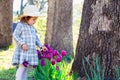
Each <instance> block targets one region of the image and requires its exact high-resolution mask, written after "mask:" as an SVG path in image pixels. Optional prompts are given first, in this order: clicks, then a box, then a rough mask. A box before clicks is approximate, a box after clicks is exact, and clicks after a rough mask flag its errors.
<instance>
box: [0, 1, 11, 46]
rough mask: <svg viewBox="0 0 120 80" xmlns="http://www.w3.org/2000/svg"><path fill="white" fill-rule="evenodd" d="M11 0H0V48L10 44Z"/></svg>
mask: <svg viewBox="0 0 120 80" xmlns="http://www.w3.org/2000/svg"><path fill="white" fill-rule="evenodd" d="M12 13H13V0H0V47H4V46H8V45H10V44H11V43H12V32H11V31H12V17H13V16H12Z"/></svg>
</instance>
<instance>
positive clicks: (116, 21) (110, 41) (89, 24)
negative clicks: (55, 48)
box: [72, 0, 120, 80]
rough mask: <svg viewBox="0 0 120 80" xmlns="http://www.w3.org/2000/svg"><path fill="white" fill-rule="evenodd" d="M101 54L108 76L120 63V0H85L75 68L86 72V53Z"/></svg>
mask: <svg viewBox="0 0 120 80" xmlns="http://www.w3.org/2000/svg"><path fill="white" fill-rule="evenodd" d="M93 54H99V58H100V63H101V65H104V64H105V66H106V68H105V77H109V78H111V80H112V78H114V77H115V67H116V66H120V0H85V1H84V6H83V13H82V21H81V25H80V34H79V39H78V43H77V48H76V55H75V60H74V62H73V66H72V71H74V72H77V73H79V74H80V75H81V76H83V75H84V69H83V66H82V59H83V56H89V55H93Z"/></svg>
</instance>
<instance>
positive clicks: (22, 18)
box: [20, 16, 31, 23]
mask: <svg viewBox="0 0 120 80" xmlns="http://www.w3.org/2000/svg"><path fill="white" fill-rule="evenodd" d="M30 18H31V16H24V17H21V19H20V22H24V23H27V22H28V20H29V19H30Z"/></svg>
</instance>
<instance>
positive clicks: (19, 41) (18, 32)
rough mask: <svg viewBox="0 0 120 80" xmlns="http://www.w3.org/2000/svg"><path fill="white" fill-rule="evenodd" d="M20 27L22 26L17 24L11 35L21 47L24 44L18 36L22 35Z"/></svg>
mask: <svg viewBox="0 0 120 80" xmlns="http://www.w3.org/2000/svg"><path fill="white" fill-rule="evenodd" d="M22 26H23V25H22V24H20V23H18V24H17V26H16V29H15V31H14V33H13V38H14V40H15V41H16V42H17V44H18V45H19V46H22V45H23V44H25V42H24V41H23V40H22V38H21V37H20V35H21V33H22Z"/></svg>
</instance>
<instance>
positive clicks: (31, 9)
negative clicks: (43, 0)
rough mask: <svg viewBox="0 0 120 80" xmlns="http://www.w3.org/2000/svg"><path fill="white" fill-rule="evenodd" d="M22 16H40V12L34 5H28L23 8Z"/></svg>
mask: <svg viewBox="0 0 120 80" xmlns="http://www.w3.org/2000/svg"><path fill="white" fill-rule="evenodd" d="M23 16H40V12H39V9H38V8H37V7H35V6H34V5H29V6H26V7H25V8H24V10H23Z"/></svg>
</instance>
